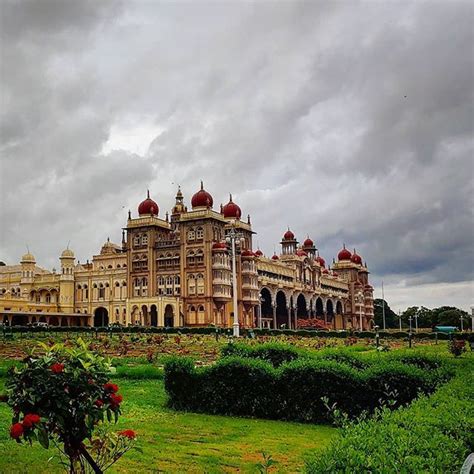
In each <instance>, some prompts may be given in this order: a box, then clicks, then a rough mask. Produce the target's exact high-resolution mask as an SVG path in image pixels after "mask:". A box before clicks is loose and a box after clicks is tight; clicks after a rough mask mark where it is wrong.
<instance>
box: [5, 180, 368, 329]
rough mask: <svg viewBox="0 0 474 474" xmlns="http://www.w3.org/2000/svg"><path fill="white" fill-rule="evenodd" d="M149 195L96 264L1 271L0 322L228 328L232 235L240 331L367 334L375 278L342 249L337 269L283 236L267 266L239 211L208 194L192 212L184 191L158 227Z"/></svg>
mask: <svg viewBox="0 0 474 474" xmlns="http://www.w3.org/2000/svg"><path fill="white" fill-rule="evenodd" d="M158 215H159V208H158V205H157V203H156V202H155V201H153V200H152V199H151V198H150V196H149V194H148V196H147V198H146V199H145V200H144V201H143V202H142V203H140V205H139V206H138V217H132V215H131V213H130V211H129V215H128V220H127V224H126V226H125V228H124V229H123V231H122V242H121V244H114V243H112V242H110V241H109V239H107V241H106V242H105V243H104V245H103V246H102V249H101V251H100V254H98V255H94V256H93V258H92V261H91V262H89V261H87V263H82V264H81V263H79V262H77V263H76V261H75V256H74V253H73V252H72V250H70V249H66V250H64V251H63V252H62V254H61V256H60V258H59V259H60V271H59V272H56V270H54V269H53V270H52V271H48V270H45V269H43V268H41V267H39V266H37V265H36V260H35V257H34V256H33V255H32V254H30V253H29V252H28V253H27V254H26V255H24V256H23V257H22V259H21V262H20V264H19V265H0V315H2V317H3V320H4V321H5V322H6V321H8V322H9V323H10V324H18V325H26V324H28V323H34V322H39V321H44V322H48V323H49V324H51V325H64V326H84V325H91V326H92V325H93V326H103V325H108V324H112V323H116V322H117V323H120V324H123V325H128V324H141V325H146V326H208V325H216V326H220V327H231V326H232V317H233V306H232V305H233V303H232V257H231V255H230V251H229V245H228V243H227V240H226V238H227V236H228V233H229V231H230V230H231V228H234V229H235V231H237V232H238V233H239V236H240V246H239V250H238V252H236V254H237V255H236V270H237V291H238V314H239V317H240V324H241V326H242V327H255V326H258V325H260V324H262V326H264V327H271V328H280V327H286V328H295V327H297V326H298V320H301V319H312V318H318V319H320V320H321V321H325V322H326V323H327V325H328V327H333V328H336V329H343V328H350V327H353V328H359V326H360V321H362V326H363V328H370V327H371V326H372V322H373V288H372V286H370V284H369V280H368V275H369V271H368V269H367V267H366V265H364V264H363V263H362V259H361V257H360V256H359V255H357V253H356V252H355V250H354V253H351V252H350V251H349V250H347V249H346V248H345V247H344V248H343V249H342V250H341V251H340V252H339V254H338V261H337V262H334V264H333V266H332V269H331V268H327V267H326V262H325V261H324V259H323V258H322V257H320V256H319V253H318V252H317V249H316V247H315V245H314V243H313V241H312V240H311V239H310V238H309V237H308V238H307V239H306V240H305V241H304V242H303V244H302V245H299V244H298V241H297V240H296V238H295V236H294V234H293V232H292V231H291V230H289V229H288V230H287V231H286V232H285V234H284V235H283V238H282V240H281V253H280V254H279V255H277V254H274V255H273V256H271V257H270V258H268V257H266V256H264V255H263V253H262V252H261V251H260V250H259V249H257V250H256V251H253V244H252V238H253V235H254V232H253V230H252V226H251V223H250V216H248V217H247V219H246V220H241V215H242V212H241V209H240V207H239V206H238V205H237V204H236V203H235V202H233V200H232V196H231V197H230V199H229V202H228V203H227V204H226V205H225V206H222V205H221V208H220V211H215V210H214V209H213V198H212V196H211V195H210V194H209V193H208V192H207V191H206V190H205V189H204V187H203V185H202V183H201V189H200V190H199V191H198V192H197V193H196V194H194V196H193V197H192V199H191V210H188V209H187V207H186V206H185V204H184V198H183V194H182V193H181V190H180V189H178V193H177V195H176V203H175V205H174V207H173V209H172V211H171V214H168V213H166V216H165V218H164V219H161V218H159V217H158Z"/></svg>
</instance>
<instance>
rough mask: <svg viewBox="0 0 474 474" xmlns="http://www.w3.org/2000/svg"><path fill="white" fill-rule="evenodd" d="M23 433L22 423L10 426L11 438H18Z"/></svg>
mask: <svg viewBox="0 0 474 474" xmlns="http://www.w3.org/2000/svg"><path fill="white" fill-rule="evenodd" d="M22 434H23V425H22V424H21V423H15V424H14V425H12V426H11V428H10V436H11V437H12V438H13V439H18V438H19V437H20V436H21V435H22Z"/></svg>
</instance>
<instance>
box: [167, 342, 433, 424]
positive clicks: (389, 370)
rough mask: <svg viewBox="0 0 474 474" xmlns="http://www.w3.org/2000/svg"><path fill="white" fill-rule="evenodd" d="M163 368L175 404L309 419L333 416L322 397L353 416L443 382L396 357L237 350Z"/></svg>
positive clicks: (399, 401) (192, 408) (174, 360)
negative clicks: (362, 359)
mask: <svg viewBox="0 0 474 474" xmlns="http://www.w3.org/2000/svg"><path fill="white" fill-rule="evenodd" d="M246 350H247V349H244V351H246ZM164 371H165V377H164V379H165V389H166V391H167V393H168V396H169V404H170V406H172V407H174V408H178V409H182V410H190V411H199V412H206V413H216V414H217V413H218V414H223V415H239V416H258V417H262V418H274V419H286V420H295V421H304V422H322V421H329V420H330V419H331V416H332V414H331V413H328V410H327V408H326V407H325V404H324V402H323V400H322V399H323V398H325V399H327V400H328V404H329V405H333V404H336V407H337V408H338V409H340V410H342V411H343V412H345V413H347V414H348V415H350V416H352V417H354V416H357V415H359V414H360V413H361V412H363V411H365V410H366V411H369V412H372V411H374V410H375V409H376V408H377V407H379V406H380V403H381V402H386V401H389V400H392V399H394V400H396V403H395V405H394V406H400V405H404V404H406V403H408V402H410V401H411V400H413V399H414V398H415V397H417V396H418V395H419V394H420V393H430V392H432V391H433V390H434V389H435V388H436V386H437V383H438V380H437V378H436V374H435V375H433V374H432V373H431V372H429V371H426V370H422V369H419V368H417V367H415V366H410V365H406V364H403V363H401V362H396V361H388V362H387V361H379V362H378V363H377V364H375V363H374V364H373V365H372V366H370V367H369V368H367V369H365V370H356V369H354V368H352V367H350V366H349V365H347V364H345V363H339V362H336V361H334V360H323V359H316V358H314V359H313V358H301V359H298V360H293V361H291V362H286V363H283V364H281V365H280V366H279V368H274V367H273V366H272V365H271V364H270V363H268V362H265V361H263V360H259V359H257V358H251V357H235V356H234V357H224V358H223V359H220V360H219V361H218V362H217V363H216V364H215V365H212V366H208V367H202V368H194V366H193V362H192V360H191V359H188V358H183V357H173V358H170V359H168V360H167V361H166V362H165V368H164Z"/></svg>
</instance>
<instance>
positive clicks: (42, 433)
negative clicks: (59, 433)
mask: <svg viewBox="0 0 474 474" xmlns="http://www.w3.org/2000/svg"><path fill="white" fill-rule="evenodd" d="M38 441H39V443H40V444H41V446H43V448H45V449H48V448H49V437H48V432H47V431H46V429H45V428H40V430H39V431H38Z"/></svg>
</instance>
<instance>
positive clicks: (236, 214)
mask: <svg viewBox="0 0 474 474" xmlns="http://www.w3.org/2000/svg"><path fill="white" fill-rule="evenodd" d="M222 213H223V214H224V217H232V218H233V219H240V217H241V216H242V211H241V209H240V207H239V206H238V205H237V204H235V202H233V201H232V194H231V195H230V199H229V202H228V203H227V204H226V205H225V206H224V207H223V208H222Z"/></svg>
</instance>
